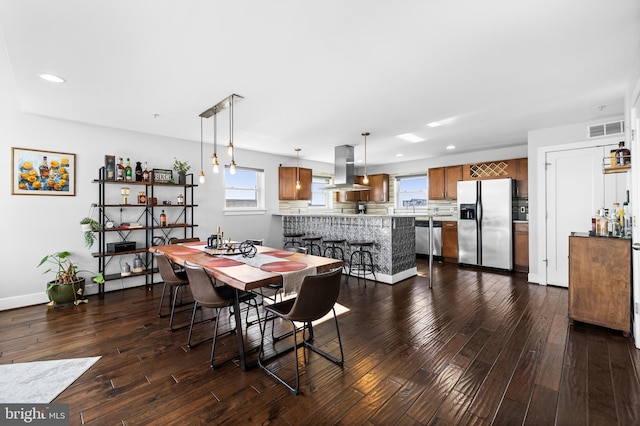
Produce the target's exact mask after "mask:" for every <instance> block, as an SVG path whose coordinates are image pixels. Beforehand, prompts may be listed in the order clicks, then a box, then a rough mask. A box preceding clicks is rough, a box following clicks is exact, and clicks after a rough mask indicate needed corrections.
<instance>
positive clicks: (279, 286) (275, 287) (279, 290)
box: [260, 246, 308, 304]
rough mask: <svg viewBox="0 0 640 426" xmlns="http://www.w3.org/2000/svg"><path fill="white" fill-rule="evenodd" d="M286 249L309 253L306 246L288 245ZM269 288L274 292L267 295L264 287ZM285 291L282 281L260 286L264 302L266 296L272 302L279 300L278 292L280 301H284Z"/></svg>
mask: <svg viewBox="0 0 640 426" xmlns="http://www.w3.org/2000/svg"><path fill="white" fill-rule="evenodd" d="M285 250H286V251H291V252H294V253H303V254H307V252H308V249H307V248H306V247H298V246H295V247H287V248H286V249H285ZM263 288H264V289H268V290H271V291H272V292H273V293H272V294H269V295H265V294H264V293H263V290H262V289H263ZM283 293H284V283H283V282H282V281H280V282H279V283H275V284H269V285H267V286H265V287H260V295H261V296H262V298H263V304H264V298H267V299H269V301H270V302H276V301H277V297H278V294H279V295H280V301H282V294H283Z"/></svg>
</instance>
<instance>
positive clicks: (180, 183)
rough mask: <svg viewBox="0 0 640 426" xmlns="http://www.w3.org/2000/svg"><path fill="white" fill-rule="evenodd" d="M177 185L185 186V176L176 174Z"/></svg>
mask: <svg viewBox="0 0 640 426" xmlns="http://www.w3.org/2000/svg"><path fill="white" fill-rule="evenodd" d="M178 184H179V185H186V184H187V175H185V174H184V173H178Z"/></svg>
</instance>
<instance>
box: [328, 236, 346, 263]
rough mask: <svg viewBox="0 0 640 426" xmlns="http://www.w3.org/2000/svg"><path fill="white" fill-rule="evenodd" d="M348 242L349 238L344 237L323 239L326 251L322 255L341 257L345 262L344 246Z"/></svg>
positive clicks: (334, 257)
mask: <svg viewBox="0 0 640 426" xmlns="http://www.w3.org/2000/svg"><path fill="white" fill-rule="evenodd" d="M346 242H347V240H344V239H328V240H322V244H323V245H324V252H323V253H322V255H323V256H324V257H331V258H333V259H340V260H342V263H345V261H344V248H343V247H344V244H345V243H346Z"/></svg>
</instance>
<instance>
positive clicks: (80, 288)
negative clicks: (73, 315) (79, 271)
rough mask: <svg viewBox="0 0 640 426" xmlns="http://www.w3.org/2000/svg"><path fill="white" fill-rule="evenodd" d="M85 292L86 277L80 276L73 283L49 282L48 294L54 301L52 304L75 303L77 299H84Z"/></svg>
mask: <svg viewBox="0 0 640 426" xmlns="http://www.w3.org/2000/svg"><path fill="white" fill-rule="evenodd" d="M83 294H84V278H80V279H79V280H78V281H76V282H73V283H71V284H56V283H55V282H54V281H50V282H48V283H47V296H49V300H50V301H51V302H53V303H52V304H51V306H54V305H56V304H65V303H73V302H74V301H75V300H78V299H82V298H83Z"/></svg>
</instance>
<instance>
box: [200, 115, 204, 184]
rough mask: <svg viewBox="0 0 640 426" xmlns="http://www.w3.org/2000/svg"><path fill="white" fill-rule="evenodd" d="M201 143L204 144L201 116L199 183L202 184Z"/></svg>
mask: <svg viewBox="0 0 640 426" xmlns="http://www.w3.org/2000/svg"><path fill="white" fill-rule="evenodd" d="M203 145H204V130H203V128H202V117H200V185H202V184H204V168H203V167H202V151H203V149H202V148H203Z"/></svg>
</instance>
